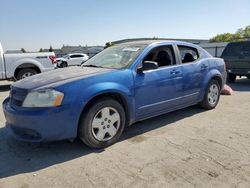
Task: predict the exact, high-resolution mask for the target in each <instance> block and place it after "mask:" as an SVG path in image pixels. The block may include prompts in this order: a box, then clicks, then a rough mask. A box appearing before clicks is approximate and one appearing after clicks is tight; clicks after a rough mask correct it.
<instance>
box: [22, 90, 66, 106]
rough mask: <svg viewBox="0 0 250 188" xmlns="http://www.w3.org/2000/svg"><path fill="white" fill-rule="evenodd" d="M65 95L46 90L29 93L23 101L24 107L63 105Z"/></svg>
mask: <svg viewBox="0 0 250 188" xmlns="http://www.w3.org/2000/svg"><path fill="white" fill-rule="evenodd" d="M63 97H64V94H63V93H62V92H59V91H56V90H52V89H44V90H38V91H32V92H30V93H28V95H27V96H26V98H25V100H24V101H23V107H52V106H59V105H61V103H62V100H63Z"/></svg>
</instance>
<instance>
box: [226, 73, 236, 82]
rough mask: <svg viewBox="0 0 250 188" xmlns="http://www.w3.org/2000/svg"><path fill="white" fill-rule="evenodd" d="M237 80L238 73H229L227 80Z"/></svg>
mask: <svg viewBox="0 0 250 188" xmlns="http://www.w3.org/2000/svg"><path fill="white" fill-rule="evenodd" d="M235 80H236V75H235V74H231V73H228V74H227V81H228V82H234V81H235Z"/></svg>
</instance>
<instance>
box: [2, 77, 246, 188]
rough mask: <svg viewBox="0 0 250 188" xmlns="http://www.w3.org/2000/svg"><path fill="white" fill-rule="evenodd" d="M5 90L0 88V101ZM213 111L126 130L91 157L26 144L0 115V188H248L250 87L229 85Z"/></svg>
mask: <svg viewBox="0 0 250 188" xmlns="http://www.w3.org/2000/svg"><path fill="white" fill-rule="evenodd" d="M8 84H10V83H8V82H3V81H2V82H0V85H1V86H0V101H1V102H2V101H3V100H4V98H5V97H6V96H7V95H8V89H9V85H8ZM231 86H232V88H233V89H234V90H235V92H234V94H233V95H232V96H222V97H221V100H220V103H219V105H218V106H217V108H216V109H214V110H211V111H204V110H202V109H200V108H199V107H197V106H193V107H189V108H185V109H182V110H179V111H176V112H172V113H169V114H166V115H162V116H159V117H156V118H152V119H149V120H146V121H143V122H140V123H137V124H135V125H133V126H131V127H128V128H127V129H126V130H125V132H124V134H123V137H122V138H121V140H120V142H119V143H117V144H115V145H113V146H111V147H109V148H106V149H104V150H91V149H89V148H87V147H86V146H84V145H83V144H82V143H81V142H80V141H79V140H76V141H75V142H74V143H69V142H67V141H61V142H55V143H49V144H28V143H21V142H17V141H15V140H13V139H12V138H11V137H9V136H8V135H7V134H6V130H5V128H4V122H5V119H4V115H3V113H2V110H1V112H0V188H3V187H11V188H15V187H21V188H29V187H60V188H61V187H248V188H249V187H250V116H249V110H250V81H249V80H246V79H241V80H238V81H237V83H235V84H233V85H231Z"/></svg>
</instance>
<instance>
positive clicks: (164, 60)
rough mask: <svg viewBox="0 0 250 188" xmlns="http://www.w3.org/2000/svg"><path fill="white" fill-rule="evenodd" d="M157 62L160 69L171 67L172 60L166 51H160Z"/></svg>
mask: <svg viewBox="0 0 250 188" xmlns="http://www.w3.org/2000/svg"><path fill="white" fill-rule="evenodd" d="M156 62H157V63H158V66H159V67H163V66H168V65H171V58H170V56H169V54H168V53H167V52H166V51H160V52H159V53H158V54H157V57H156Z"/></svg>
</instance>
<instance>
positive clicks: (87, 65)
mask: <svg viewBox="0 0 250 188" xmlns="http://www.w3.org/2000/svg"><path fill="white" fill-rule="evenodd" d="M82 67H97V68H104V67H102V66H98V65H82Z"/></svg>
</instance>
